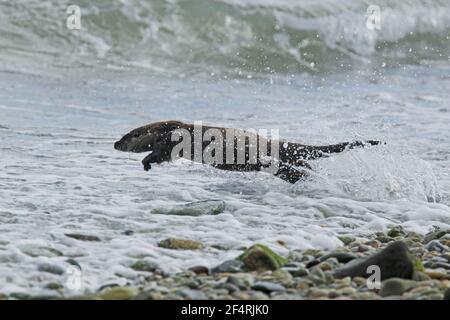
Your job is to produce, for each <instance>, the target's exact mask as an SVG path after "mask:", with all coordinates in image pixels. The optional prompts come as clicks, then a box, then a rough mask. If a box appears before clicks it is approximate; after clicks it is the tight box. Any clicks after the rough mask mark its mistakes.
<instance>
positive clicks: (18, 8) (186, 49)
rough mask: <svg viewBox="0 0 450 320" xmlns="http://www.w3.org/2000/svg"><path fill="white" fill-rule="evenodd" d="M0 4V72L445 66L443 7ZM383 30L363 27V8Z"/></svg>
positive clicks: (204, 1) (425, 3) (447, 24)
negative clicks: (69, 22) (70, 10)
mask: <svg viewBox="0 0 450 320" xmlns="http://www.w3.org/2000/svg"><path fill="white" fill-rule="evenodd" d="M71 4H73V1H68V0H64V1H59V0H58V1H57V0H50V1H39V0H20V1H15V2H9V1H3V0H0V35H1V37H0V68H1V70H8V71H11V70H13V71H17V70H26V71H29V68H33V67H36V68H37V67H42V66H44V67H55V68H58V69H61V68H72V67H83V66H84V67H89V68H91V67H93V66H95V67H106V68H113V69H117V68H119V69H122V68H140V69H149V70H151V71H153V72H164V73H176V74H185V75H191V74H198V73H206V74H226V75H231V76H252V75H261V74H275V73H277V74H279V73H282V74H297V73H302V72H311V73H315V72H319V73H321V72H336V71H343V70H344V71H346V70H353V69H355V68H359V67H361V66H363V67H364V66H369V67H371V68H378V67H379V68H382V67H390V66H393V67H396V66H398V65H403V64H416V63H427V62H429V61H444V62H445V61H448V60H449V59H450V58H449V49H450V2H448V1H446V0H433V1H431V0H406V1H401V2H400V1H393V0H371V1H365V0H361V1H358V0H318V1H311V0H302V1H295V0H283V1H275V0H245V1H237V0H214V1H211V0H183V1H179V0H151V1H150V0H146V1H144V0H100V1H95V3H94V2H92V1H87V0H80V1H77V5H78V6H79V7H80V9H81V30H69V29H68V28H67V27H66V19H67V17H68V14H67V13H66V10H67V7H68V6H69V5H71ZM370 5H377V6H379V7H380V10H381V20H380V29H379V30H377V29H370V28H367V27H366V21H367V8H368V7H369V6H370Z"/></svg>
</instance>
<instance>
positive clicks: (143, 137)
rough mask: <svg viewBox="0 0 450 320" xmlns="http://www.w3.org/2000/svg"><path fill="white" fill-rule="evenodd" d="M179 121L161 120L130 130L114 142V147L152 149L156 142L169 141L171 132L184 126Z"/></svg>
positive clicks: (141, 150)
mask: <svg viewBox="0 0 450 320" xmlns="http://www.w3.org/2000/svg"><path fill="white" fill-rule="evenodd" d="M184 126H185V124H184V123H182V122H179V121H161V122H155V123H151V124H149V125H146V126H143V127H139V128H136V129H134V130H131V131H130V132H129V133H127V134H126V135H124V136H123V137H122V139H120V140H119V141H117V142H116V143H114V149H116V150H119V151H126V152H147V151H152V150H153V147H154V146H155V145H157V144H158V143H167V142H168V141H170V137H171V132H172V131H173V130H175V129H178V128H182V127H184Z"/></svg>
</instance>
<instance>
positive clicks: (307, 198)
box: [0, 0, 450, 293]
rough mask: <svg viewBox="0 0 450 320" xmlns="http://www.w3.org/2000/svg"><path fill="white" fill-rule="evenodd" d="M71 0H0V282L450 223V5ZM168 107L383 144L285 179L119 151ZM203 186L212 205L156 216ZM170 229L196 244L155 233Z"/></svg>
mask: <svg viewBox="0 0 450 320" xmlns="http://www.w3.org/2000/svg"><path fill="white" fill-rule="evenodd" d="M70 4H72V3H71V2H69V1H56V0H55V1H38V0H27V1H25V0H22V1H15V2H8V1H3V0H0V163H1V170H0V293H12V292H36V293H45V292H47V289H45V285H46V284H48V283H49V282H52V281H53V282H54V281H57V282H61V283H62V284H63V285H65V283H66V280H67V277H68V276H70V275H68V272H67V270H70V269H68V268H69V266H70V263H68V262H67V261H68V260H69V259H72V260H75V261H76V262H77V263H78V264H79V265H80V266H81V276H82V286H81V287H80V288H76V289H77V290H78V291H77V292H84V291H95V290H97V289H98V288H99V287H101V286H103V285H108V284H119V285H126V284H130V285H133V284H137V283H139V281H140V279H141V278H140V276H139V273H137V272H136V271H134V270H132V269H131V268H130V265H131V264H132V263H133V262H134V261H136V259H139V258H144V257H145V258H146V259H150V260H152V261H154V262H155V263H157V264H158V265H159V266H160V267H161V268H162V269H163V270H164V271H166V272H177V271H181V270H183V269H185V268H187V267H191V266H195V265H204V266H207V267H213V266H215V265H217V264H219V263H221V262H223V261H224V260H227V259H231V258H234V257H236V256H237V255H238V254H239V253H240V248H242V247H243V246H248V245H251V244H253V243H256V242H258V243H263V244H266V245H268V246H270V247H271V248H272V249H274V250H276V251H277V252H279V253H281V254H283V253H286V252H287V250H288V249H289V250H293V249H307V248H322V249H330V250H331V249H333V248H335V247H337V246H339V245H341V244H342V243H341V242H340V240H339V239H338V236H339V235H352V236H354V237H364V236H367V235H369V234H371V233H374V232H376V231H383V230H386V228H387V227H388V226H389V225H392V224H395V225H402V226H403V227H404V228H405V229H406V230H409V231H414V232H418V233H422V234H424V233H426V232H428V231H430V230H432V229H433V228H435V227H441V228H448V227H450V169H449V168H450V130H449V129H450V126H449V123H450V62H449V59H450V40H449V36H450V4H449V3H448V1H421V0H416V1H402V2H401V3H398V2H397V1H375V0H373V1H370V3H369V2H366V1H356V0H355V1H350V0H346V1H342V0H339V1H338V0H336V1H331V0H320V1H294V0H292V1H290V0H283V1H274V0H273V1H271V0H246V1H231V0H227V1H225V0H221V1H207V0H187V1H176V0H170V1H169V0H155V1H138V0H123V1H112V0H109V1H106V0H104V1H95V4H94V3H93V2H91V1H77V5H79V7H80V8H81V29H80V30H70V29H68V28H67V26H66V18H67V17H68V15H67V13H66V8H67V7H68V6H69V5H70ZM370 4H375V5H379V6H380V8H381V13H382V16H381V17H382V19H381V25H380V29H379V30H378V29H371V28H368V27H367V25H366V19H367V15H366V9H367V7H368V6H369V5H370ZM163 119H166V120H171V119H173V120H181V121H185V122H193V121H202V122H204V123H205V124H213V125H220V126H229V127H238V128H253V129H255V130H258V129H267V130H271V129H276V130H279V135H280V137H281V138H285V139H288V140H292V141H296V142H300V143H304V144H315V145H326V144H332V143H337V142H344V141H354V140H364V139H375V140H382V141H383V142H385V144H383V145H380V146H375V147H370V148H362V149H354V150H349V151H346V152H344V153H342V154H337V155H333V156H330V157H327V158H322V159H319V160H315V161H310V164H311V166H312V168H313V173H312V174H311V176H310V178H308V180H307V181H302V182H299V183H297V184H295V185H291V184H289V183H286V182H284V181H282V180H280V179H278V178H275V177H273V176H270V175H269V174H265V173H254V172H253V173H252V172H250V173H241V172H227V171H220V170H216V169H213V168H211V167H209V166H206V165H201V164H193V163H189V162H186V161H177V162H175V163H164V164H161V165H154V166H153V167H152V169H151V170H150V171H149V172H145V171H144V170H143V168H142V164H141V163H140V161H141V160H142V158H144V157H145V154H128V153H123V152H119V151H116V150H114V148H113V143H114V141H116V140H118V139H119V138H120V137H121V136H122V135H123V134H125V133H127V132H128V131H129V130H131V129H133V128H135V127H138V126H141V125H144V124H147V123H150V122H154V121H159V120H163ZM204 200H222V201H224V202H225V204H226V207H225V210H224V212H222V213H220V214H218V215H203V216H180V215H166V214H155V213H152V212H154V210H161V209H168V208H172V207H173V206H176V205H182V204H186V203H190V202H194V201H204ZM67 234H82V235H90V236H93V237H94V238H93V239H96V240H98V241H81V240H77V239H73V238H71V237H68V236H66V235H67ZM168 237H176V238H182V239H191V240H197V241H201V242H202V243H203V244H204V245H205V246H206V249H203V250H199V251H183V250H169V249H163V248H160V247H158V242H159V241H160V240H163V239H165V238H168ZM91 240H92V239H91ZM280 242H282V243H284V244H285V246H282V245H280ZM287 248H288V249H287ZM72 263H73V261H72ZM45 264H47V265H48V264H50V265H54V266H57V267H59V268H60V269H62V270H63V271H64V273H61V272H59V274H54V273H49V272H43V271H42V268H41V267H40V266H42V265H45ZM40 270H41V271H40ZM56 273H58V272H56ZM70 289H73V288H71V287H70V286H66V290H68V291H69V292H70Z"/></svg>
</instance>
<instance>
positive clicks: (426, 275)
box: [0, 226, 450, 300]
mask: <svg viewBox="0 0 450 320" xmlns="http://www.w3.org/2000/svg"><path fill="white" fill-rule="evenodd" d="M341 241H342V242H343V243H344V244H343V246H341V247H339V248H337V249H336V250H333V251H323V250H315V249H308V250H304V251H299V250H292V251H289V254H288V255H287V256H285V257H281V256H279V255H278V254H276V253H274V252H273V251H272V250H270V249H269V248H267V247H265V246H263V245H260V244H255V245H253V246H251V247H250V248H245V249H244V250H243V252H242V254H241V255H240V256H239V257H236V259H234V260H228V261H224V262H223V263H222V264H220V265H218V266H216V267H214V268H211V269H208V268H206V267H204V266H196V267H192V268H189V270H186V271H183V272H180V273H175V274H165V273H164V272H162V271H161V270H160V269H159V268H158V266H157V265H156V264H155V263H153V262H151V261H148V260H145V259H141V260H138V261H136V263H135V264H133V265H132V266H131V268H132V269H134V270H135V271H139V272H140V273H141V274H142V276H143V279H144V281H143V282H142V284H141V285H140V286H136V287H128V286H125V287H120V286H104V287H103V288H100V289H99V290H98V292H97V293H93V294H86V295H79V296H74V295H69V294H67V293H66V292H65V291H64V288H63V287H62V286H59V285H57V284H54V285H53V286H51V285H50V284H49V285H48V286H47V287H48V289H51V290H53V292H54V293H55V294H54V295H36V296H32V295H26V294H23V293H22V294H14V293H13V294H10V295H8V296H6V295H1V294H0V299H1V298H3V299H89V300H90V299H101V300H130V299H132V300H160V299H166V300H205V299H213V300H267V299H274V300H286V299H288V300H292V299H294V300H309V299H338V300H373V299H375V300H378V299H389V300H391V299H402V300H403V299H408V300H411V299H412V300H442V299H444V298H445V299H450V248H449V247H450V230H436V231H434V232H431V233H429V234H427V235H425V236H421V235H419V234H416V233H413V232H406V231H404V230H403V228H402V227H401V226H392V227H391V228H390V229H389V230H388V231H387V232H386V233H384V232H376V233H374V234H372V235H371V236H369V237H367V239H355V238H352V237H349V236H343V237H341ZM160 246H165V247H166V248H169V249H173V250H196V249H199V248H202V246H203V245H202V244H201V243H198V242H196V241H192V240H185V239H184V240H183V239H173V238H172V239H166V240H163V241H161V242H160ZM386 248H388V249H387V250H386ZM389 250H390V252H389ZM393 259H394V260H393ZM365 261H369V262H370V261H372V262H370V263H373V261H379V263H378V262H376V263H375V264H379V265H380V266H381V270H382V271H381V277H382V278H383V277H385V279H381V282H380V283H379V284H380V286H379V289H378V288H377V287H376V285H375V287H373V286H374V284H375V282H374V281H372V280H374V277H373V275H374V274H375V272H374V273H371V272H369V273H367V274H365V272H364V274H358V272H359V273H361V270H365V269H366V266H367V264H366V265H364V263H365ZM389 261H390V262H389ZM361 263H362V264H363V267H364V268H363V269H361V268H359V271H358V270H357V269H358V268H356V269H355V268H354V267H353V268H352V267H351V264H353V265H358V264H361ZM405 263H406V264H405ZM349 266H350V267H349ZM405 266H406V267H405ZM409 266H411V272H408V271H405V270H407V269H408V268H409ZM405 272H406V273H405ZM371 276H372V280H370V279H369V281H368V280H367V278H370V277H371ZM369 282H370V283H369ZM371 286H372V288H371Z"/></svg>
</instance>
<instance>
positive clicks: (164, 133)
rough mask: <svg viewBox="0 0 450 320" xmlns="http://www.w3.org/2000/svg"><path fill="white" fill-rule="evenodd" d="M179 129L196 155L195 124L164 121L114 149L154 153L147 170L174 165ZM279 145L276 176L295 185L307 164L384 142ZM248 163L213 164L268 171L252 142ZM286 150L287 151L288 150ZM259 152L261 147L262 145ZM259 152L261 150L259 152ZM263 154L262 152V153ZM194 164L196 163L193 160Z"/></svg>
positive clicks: (147, 159) (305, 173) (145, 161)
mask: <svg viewBox="0 0 450 320" xmlns="http://www.w3.org/2000/svg"><path fill="white" fill-rule="evenodd" d="M202 128H203V133H204V132H205V131H206V130H208V129H219V130H220V131H221V132H222V135H223V136H224V137H225V136H226V129H227V128H222V127H210V126H203V127H202ZM176 129H186V130H188V131H189V132H190V133H191V142H192V145H191V148H192V149H191V151H192V152H191V154H194V152H193V148H194V146H193V141H194V139H193V132H194V126H193V125H191V124H185V123H183V122H180V121H162V122H155V123H151V124H149V125H146V126H143V127H139V128H136V129H134V130H132V131H130V132H129V133H128V134H126V135H125V136H123V138H122V139H120V140H119V141H117V142H116V143H115V144H114V148H115V149H117V150H120V151H125V152H151V153H150V154H149V155H148V156H146V157H145V158H144V159H143V160H142V164H143V166H144V170H146V171H148V170H150V169H151V164H152V163H162V162H166V161H171V153H172V149H173V147H174V146H175V145H177V144H178V143H179V142H178V141H176V142H173V141H172V140H171V137H172V133H173V131H174V130H176ZM257 141H258V142H259V136H257ZM262 141H263V142H266V145H267V154H268V155H270V154H271V152H270V149H271V148H270V145H271V143H270V141H267V140H266V139H263V140H262ZM209 144H210V142H209V141H204V142H203V145H202V149H203V150H204V149H205V148H206V147H207V146H208V145H209ZM278 144H279V163H278V164H279V165H278V170H277V171H276V173H275V176H278V177H279V178H281V179H283V180H285V181H288V182H290V183H295V182H297V181H299V180H302V179H305V178H306V177H307V176H308V171H310V170H311V167H310V165H309V164H308V163H307V162H306V161H307V160H315V159H319V158H322V157H327V156H329V155H331V154H333V153H340V152H343V151H345V150H347V149H353V148H357V147H365V146H369V145H378V144H380V141H374V140H368V141H354V142H343V143H338V144H334V145H327V146H310V145H302V144H299V143H294V142H288V141H282V140H280V141H278ZM236 145H237V144H236V141H235V144H234V146H235V148H234V149H235V150H234V151H235V159H237V148H236ZM245 146H246V147H245V151H246V152H245V162H244V164H237V163H234V164H226V163H223V164H212V166H214V167H215V168H218V169H221V170H230V171H261V170H263V169H264V168H266V167H267V164H265V162H263V161H261V160H260V159H259V157H257V158H256V159H255V163H250V161H249V152H248V146H249V141H247V140H246V142H245ZM285 146H286V148H285ZM258 148H259V144H258ZM258 150H259V149H258ZM223 151H224V157H223V159H224V162H225V159H226V146H225V145H224V146H223ZM258 154H259V152H258ZM190 160H193V159H190Z"/></svg>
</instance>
